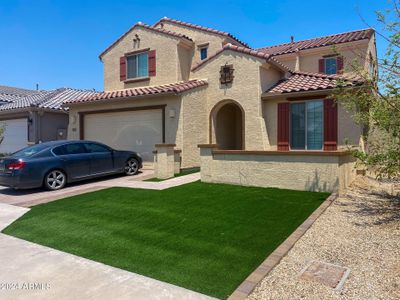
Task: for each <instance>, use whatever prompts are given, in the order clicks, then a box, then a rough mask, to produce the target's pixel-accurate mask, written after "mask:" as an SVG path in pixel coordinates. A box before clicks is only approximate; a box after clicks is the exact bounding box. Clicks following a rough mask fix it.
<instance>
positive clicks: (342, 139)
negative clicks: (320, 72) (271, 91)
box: [263, 97, 362, 150]
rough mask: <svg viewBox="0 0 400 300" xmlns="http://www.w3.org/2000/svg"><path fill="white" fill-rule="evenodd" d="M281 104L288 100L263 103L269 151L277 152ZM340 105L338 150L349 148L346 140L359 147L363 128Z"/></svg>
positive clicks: (273, 100) (270, 100) (271, 100)
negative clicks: (279, 106)
mask: <svg viewBox="0 0 400 300" xmlns="http://www.w3.org/2000/svg"><path fill="white" fill-rule="evenodd" d="M322 98H323V97H321V99H322ZM280 102H287V100H285V99H276V98H275V99H274V98H272V99H268V100H264V102H263V116H264V120H265V126H266V129H267V134H268V137H269V145H270V147H268V149H267V150H277V135H278V103H280ZM338 105H339V106H338V148H339V149H344V148H347V144H346V140H347V141H348V143H349V144H350V145H356V146H358V145H359V142H360V137H361V135H362V127H361V126H360V125H358V124H356V123H355V122H354V120H353V118H352V116H351V113H348V112H346V110H345V109H344V107H343V105H341V104H340V103H339V104H338Z"/></svg>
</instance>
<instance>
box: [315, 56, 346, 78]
mask: <svg viewBox="0 0 400 300" xmlns="http://www.w3.org/2000/svg"><path fill="white" fill-rule="evenodd" d="M342 71H343V56H328V57H324V58H322V59H320V60H319V73H322V74H328V75H332V74H340V73H341V72H342Z"/></svg>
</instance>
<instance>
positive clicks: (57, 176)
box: [44, 170, 67, 191]
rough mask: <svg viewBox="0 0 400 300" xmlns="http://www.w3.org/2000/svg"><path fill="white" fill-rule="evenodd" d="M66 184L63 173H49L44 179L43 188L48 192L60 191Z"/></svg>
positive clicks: (65, 177) (58, 171)
mask: <svg viewBox="0 0 400 300" xmlns="http://www.w3.org/2000/svg"><path fill="white" fill-rule="evenodd" d="M66 183H67V176H66V175H65V173H64V172H63V171H60V170H53V171H50V172H49V173H48V174H47V175H46V177H45V178H44V186H45V188H46V189H48V190H50V191H55V190H60V189H62V188H63V187H64V186H65V184H66Z"/></svg>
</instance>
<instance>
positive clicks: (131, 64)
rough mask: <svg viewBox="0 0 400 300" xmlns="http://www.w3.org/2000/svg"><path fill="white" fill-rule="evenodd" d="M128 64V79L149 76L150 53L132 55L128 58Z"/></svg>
mask: <svg viewBox="0 0 400 300" xmlns="http://www.w3.org/2000/svg"><path fill="white" fill-rule="evenodd" d="M126 63H127V78H128V79H131V78H139V77H148V76H149V54H148V52H143V53H138V54H134V55H130V56H128V57H127V58H126Z"/></svg>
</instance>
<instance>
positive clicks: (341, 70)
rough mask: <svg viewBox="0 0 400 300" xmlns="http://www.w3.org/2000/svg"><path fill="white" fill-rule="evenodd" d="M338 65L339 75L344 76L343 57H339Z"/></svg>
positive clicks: (337, 59)
mask: <svg viewBox="0 0 400 300" xmlns="http://www.w3.org/2000/svg"><path fill="white" fill-rule="evenodd" d="M336 65H337V73H338V74H342V73H343V56H338V57H337V58H336Z"/></svg>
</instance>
